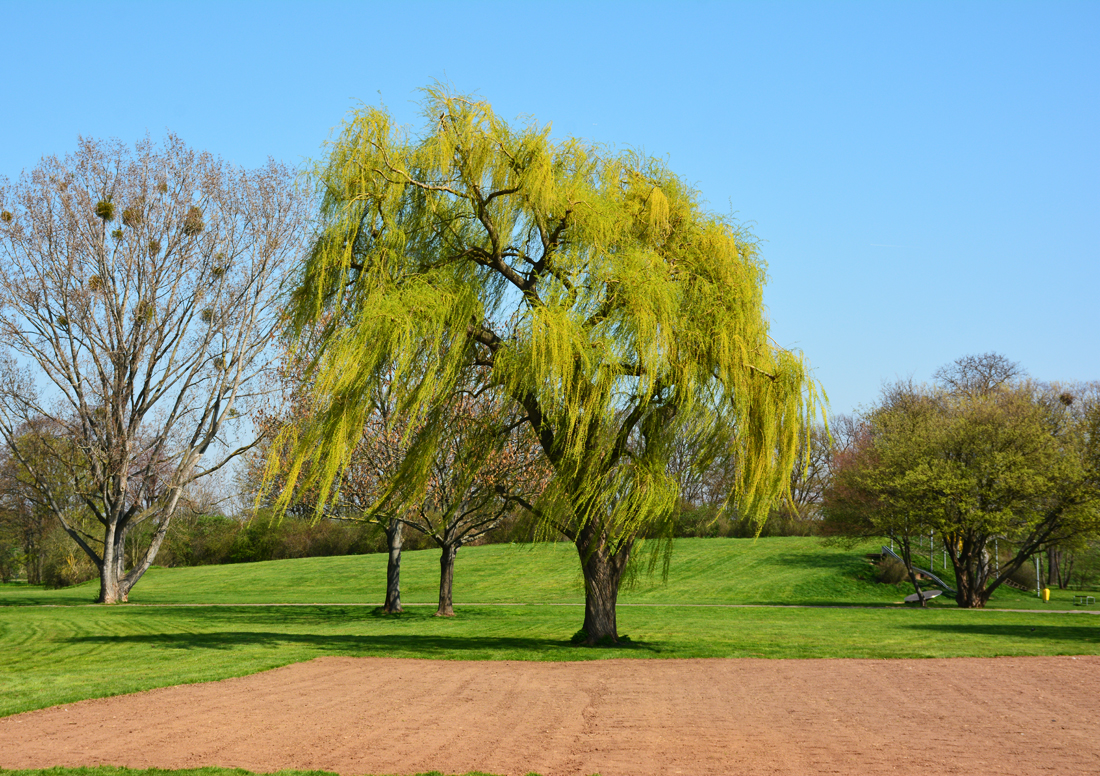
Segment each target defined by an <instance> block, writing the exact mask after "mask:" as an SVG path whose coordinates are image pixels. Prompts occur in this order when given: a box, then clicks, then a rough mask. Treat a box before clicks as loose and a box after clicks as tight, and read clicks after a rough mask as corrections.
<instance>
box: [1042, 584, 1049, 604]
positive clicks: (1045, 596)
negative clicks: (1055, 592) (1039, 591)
mask: <svg viewBox="0 0 1100 776" xmlns="http://www.w3.org/2000/svg"><path fill="white" fill-rule="evenodd" d="M1043 600H1044V601H1049V600H1050V588H1049V587H1044V588H1043Z"/></svg>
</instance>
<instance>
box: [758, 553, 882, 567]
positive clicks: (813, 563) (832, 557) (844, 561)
mask: <svg viewBox="0 0 1100 776" xmlns="http://www.w3.org/2000/svg"><path fill="white" fill-rule="evenodd" d="M772 562H773V563H776V564H777V565H780V566H794V567H796V568H803V569H821V568H830V569H852V568H857V569H859V568H863V567H864V564H862V563H861V559H859V558H856V557H853V556H851V555H846V554H843V553H835V554H834V553H815V552H784V553H777V554H776V555H774V556H773V558H772Z"/></svg>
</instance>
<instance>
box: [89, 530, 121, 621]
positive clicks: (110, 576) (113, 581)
mask: <svg viewBox="0 0 1100 776" xmlns="http://www.w3.org/2000/svg"><path fill="white" fill-rule="evenodd" d="M118 534H119V532H118V531H117V530H116V528H115V526H114V525H113V524H112V525H109V526H107V530H106V531H105V532H104V536H103V559H102V560H100V561H99V603H101V604H117V603H119V601H121V600H122V593H121V590H120V588H119V584H118V583H119V573H118V558H117V557H115V556H116V553H118V551H119V547H118V541H116V539H117V537H118ZM94 557H95V556H93V558H94Z"/></svg>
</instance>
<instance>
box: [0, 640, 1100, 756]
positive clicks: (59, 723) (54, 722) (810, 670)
mask: <svg viewBox="0 0 1100 776" xmlns="http://www.w3.org/2000/svg"><path fill="white" fill-rule="evenodd" d="M1098 699H1100V657H1078V658H1069V657H1057V658H1043V657H1033V658H994V659H977V658H957V659H952V660H601V661H594V662H588V663H525V662H457V661H428V660H396V659H385V658H335V657H328V658H320V659H318V660H314V661H311V662H309V663H303V664H299V665H294V666H287V667H285V668H280V669H276V670H274V671H267V672H265V673H262V674H256V675H254V676H249V677H244V678H241V679H230V680H226V681H223V682H212V683H208V684H199V685H187V686H182V687H170V688H165V689H161V690H152V691H150V692H145V693H139V694H136V695H129V696H123V697H118V698H108V699H103V700H94V701H84V702H82V703H76V704H72V705H69V706H60V707H55V708H51V709H44V710H42V711H35V712H29V713H27V714H20V715H16V716H14V717H7V718H5V719H0V768H41V767H47V766H53V765H71V766H75V765H93V764H112V765H126V766H131V767H136V768H147V767H153V766H156V767H162V768H185V767H196V766H202V765H224V766H237V767H241V768H247V769H249V770H255V771H274V770H278V769H281V768H295V769H323V770H331V771H336V772H338V773H341V774H346V775H348V776H350V775H352V774H363V773H387V774H388V773H396V774H410V773H417V772H421V771H428V770H433V769H436V770H441V771H443V772H444V773H463V772H465V771H469V770H475V769H477V770H483V771H487V772H489V773H497V774H508V775H509V776H511V774H517V775H518V774H525V773H528V772H529V771H535V772H537V773H540V774H543V775H544V776H559V775H561V776H565V775H567V774H569V775H573V774H577V775H580V774H585V775H586V774H592V773H596V772H599V773H600V774H602V776H646V775H647V774H653V775H654V776H656V775H657V774H662V775H663V774H723V775H725V774H792V775H793V774H798V775H799V776H803V775H805V774H882V773H907V774H914V773H921V774H936V775H937V776H939V775H941V774H967V775H968V776H973V775H974V774H1009V773H1011V774H1019V773H1027V774H1036V773H1052V774H1096V773H1100V700H1098Z"/></svg>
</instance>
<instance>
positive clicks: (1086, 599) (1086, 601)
mask: <svg viewBox="0 0 1100 776" xmlns="http://www.w3.org/2000/svg"><path fill="white" fill-rule="evenodd" d="M1095 603H1096V599H1095V598H1094V597H1093V596H1091V595H1075V596H1074V597H1073V605H1074V606H1092V605H1093V604H1095Z"/></svg>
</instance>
